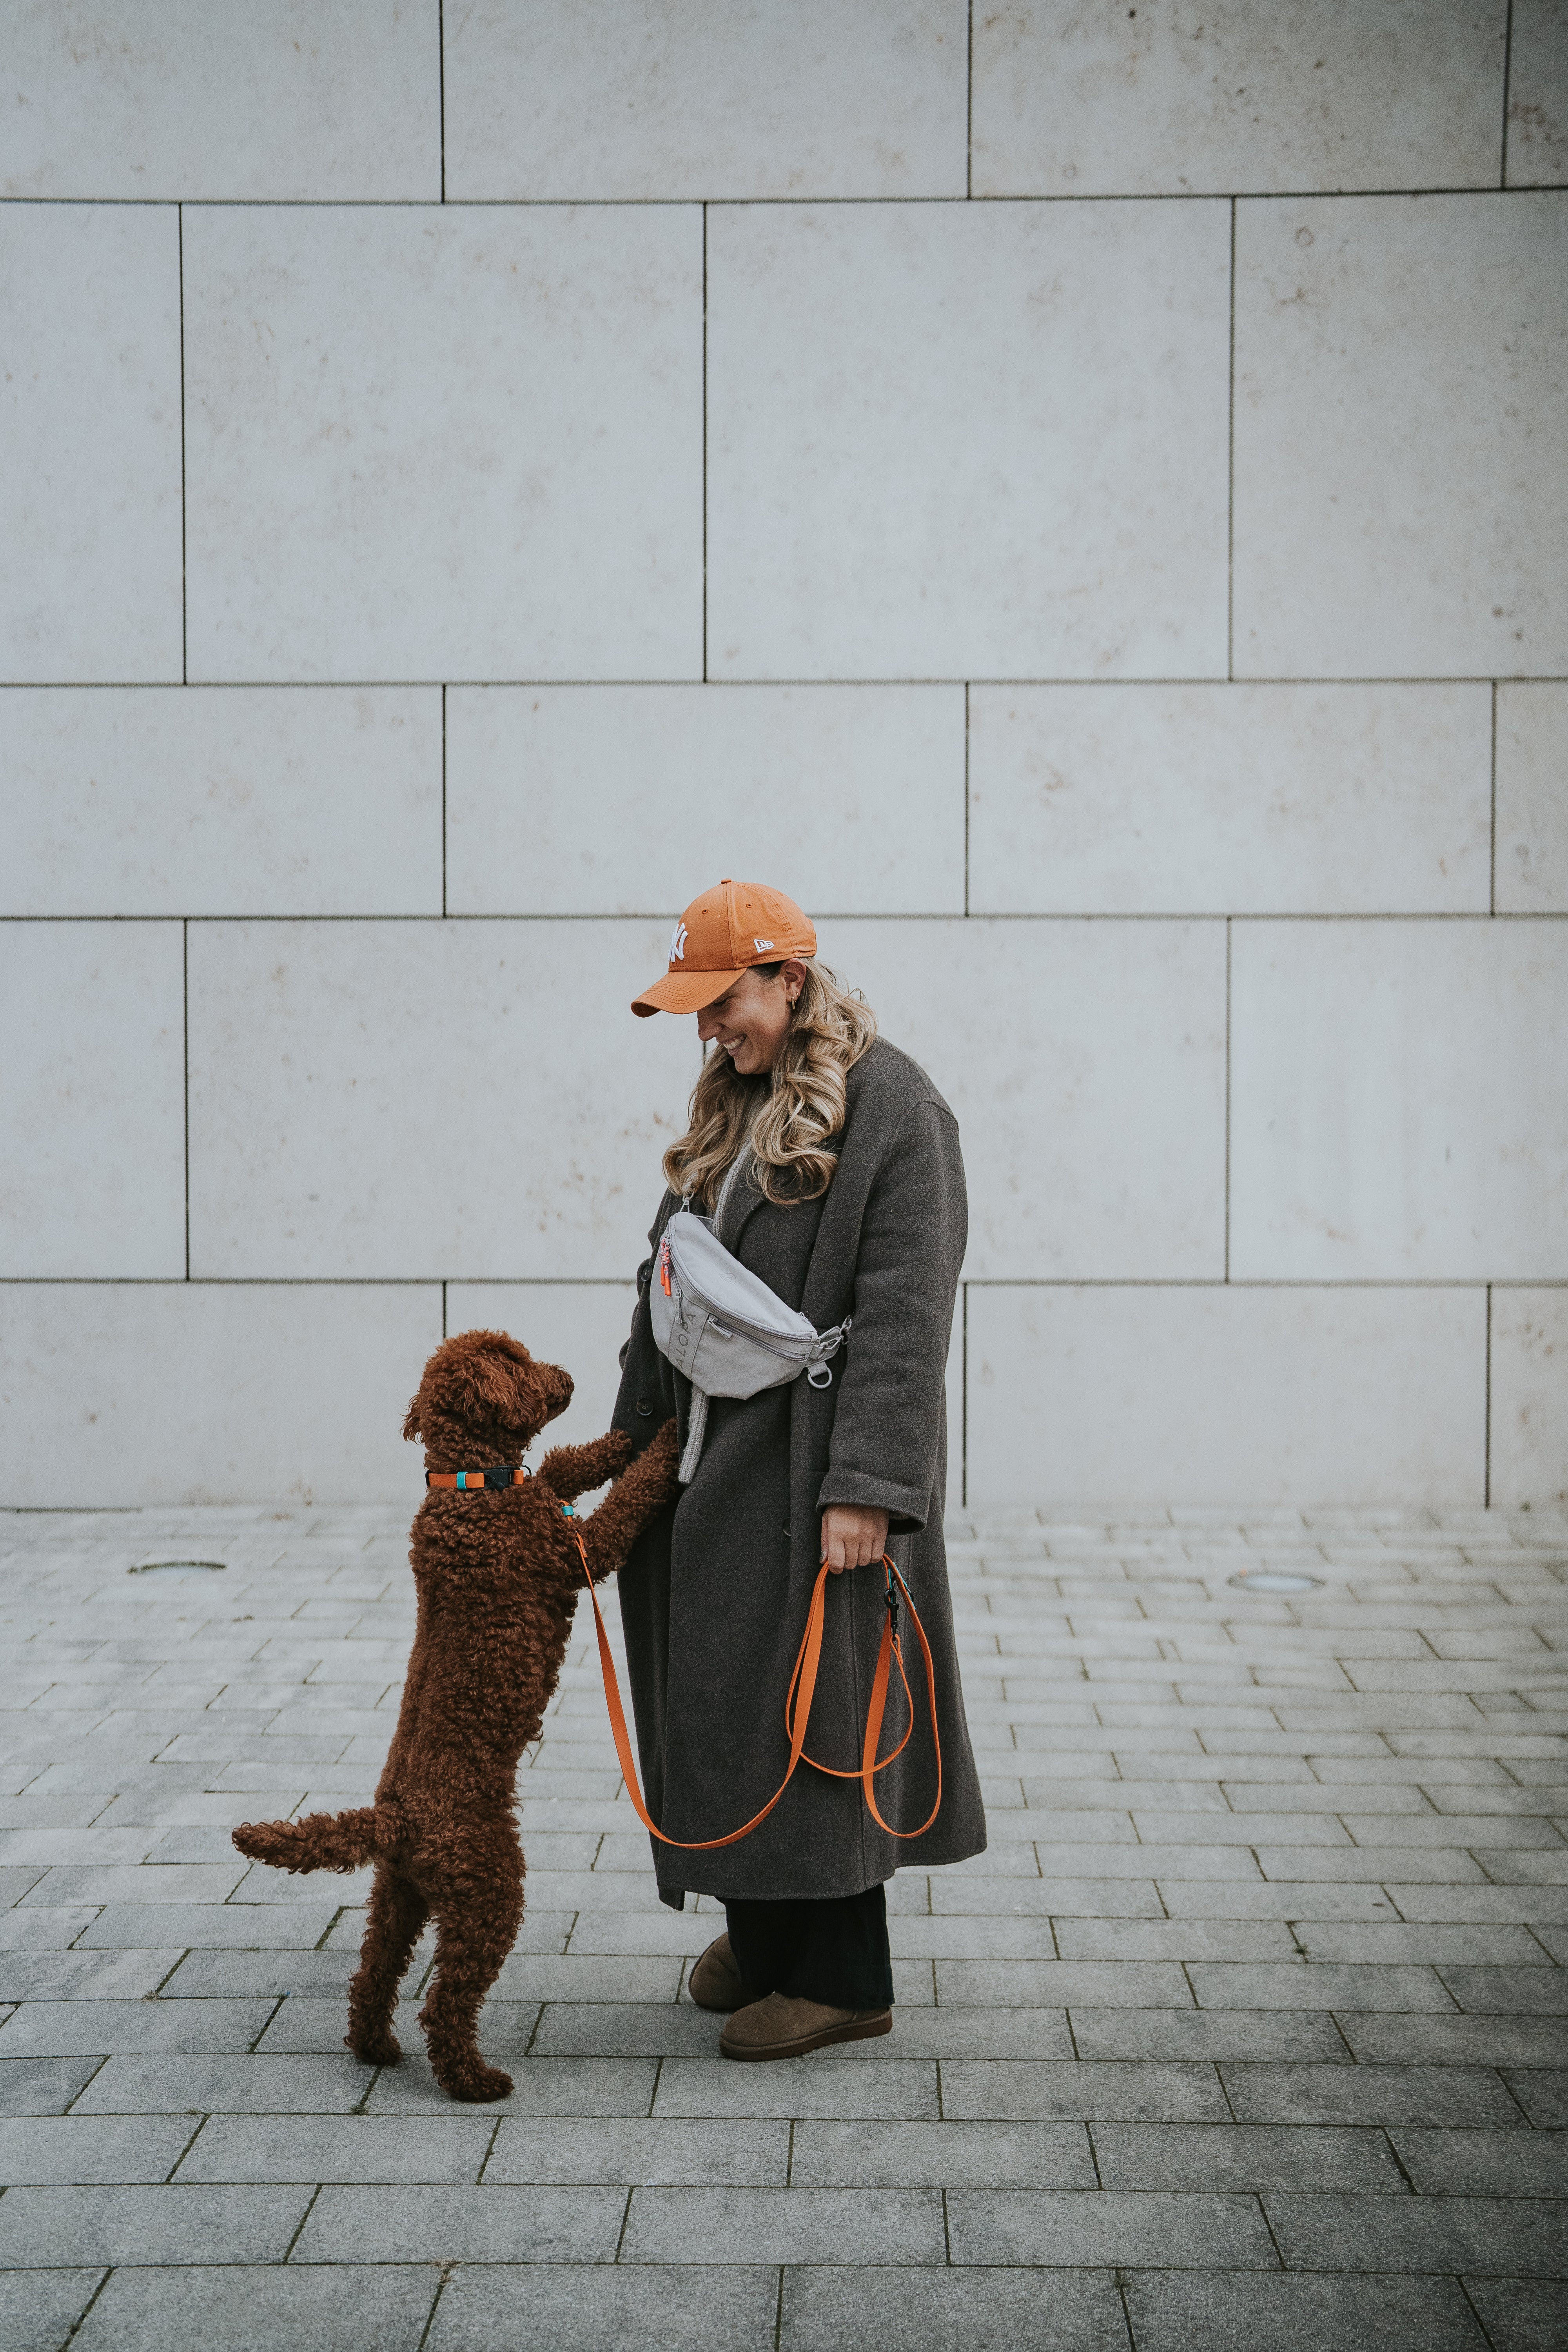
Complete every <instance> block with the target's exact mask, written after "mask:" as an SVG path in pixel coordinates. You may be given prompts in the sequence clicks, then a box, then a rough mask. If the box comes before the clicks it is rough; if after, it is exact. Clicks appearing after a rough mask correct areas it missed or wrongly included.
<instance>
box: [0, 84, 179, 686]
mask: <svg viewBox="0 0 1568 2352" xmlns="http://www.w3.org/2000/svg"><path fill="white" fill-rule="evenodd" d="M11 111H12V113H13V114H14V112H15V110H14V109H13V110H11ZM0 311H3V312H4V316H5V349H6V357H5V367H4V371H3V380H0V447H3V448H4V450H5V466H4V468H3V469H0V548H4V550H5V557H4V561H3V562H0V678H6V679H10V678H23V679H37V680H39V681H40V682H45V683H48V682H52V681H54V680H57V679H73V678H126V679H132V680H135V681H137V682H139V683H140V682H142V681H144V680H147V679H151V678H174V679H177V678H178V677H180V676H181V675H182V662H183V658H184V656H183V650H182V637H181V626H182V624H181V589H180V566H181V545H180V492H181V475H180V230H179V220H178V216H177V215H176V214H175V213H174V210H173V208H172V207H169V206H162V207H160V206H155V205H6V206H5V208H4V210H3V211H0Z"/></svg>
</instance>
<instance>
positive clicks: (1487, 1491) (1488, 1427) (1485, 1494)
mask: <svg viewBox="0 0 1568 2352" xmlns="http://www.w3.org/2000/svg"><path fill="white" fill-rule="evenodd" d="M1483 1410H1484V1412H1485V1414H1486V1422H1485V1426H1484V1430H1483V1454H1482V1459H1483V1465H1484V1467H1483V1472H1482V1480H1481V1507H1482V1508H1483V1510H1488V1511H1489V1510H1490V1509H1491V1507H1492V1286H1491V1284H1490V1283H1488V1285H1487V1377H1486V1402H1485V1406H1484V1408H1483Z"/></svg>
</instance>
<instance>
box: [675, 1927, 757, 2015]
mask: <svg viewBox="0 0 1568 2352" xmlns="http://www.w3.org/2000/svg"><path fill="white" fill-rule="evenodd" d="M687 1990H688V1991H689V1993H690V1995H691V1998H692V2000H694V2001H695V2002H696V2003H697V2006H698V2008H699V2009H744V2008H745V2006H746V2004H747V2002H748V2001H753V2000H756V1998H757V1996H756V1994H755V1993H754V1992H753V1991H752V1988H751V1986H750V1985H749V1984H747V1983H746V1981H745V1979H743V1978H742V1974H741V1971H740V1969H738V1968H737V1967H736V1966H735V1955H734V1953H733V1952H732V1951H731V1948H730V1938H729V1937H728V1936H715V1937H714V1938H713V1941H712V1942H711V1943H710V1945H709V1947H708V1949H707V1950H706V1951H705V1952H704V1953H703V1955H702V1958H700V1960H698V1961H696V1962H695V1963H694V1964H693V1967H692V1970H691V1975H690V1978H689V1980H688V1983H687Z"/></svg>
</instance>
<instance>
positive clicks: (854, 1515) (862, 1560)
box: [822, 1503, 888, 1576]
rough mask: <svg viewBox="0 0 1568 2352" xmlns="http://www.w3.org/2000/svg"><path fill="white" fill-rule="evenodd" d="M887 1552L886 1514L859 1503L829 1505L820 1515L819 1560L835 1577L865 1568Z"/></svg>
mask: <svg viewBox="0 0 1568 2352" xmlns="http://www.w3.org/2000/svg"><path fill="white" fill-rule="evenodd" d="M887 1549H888V1514H887V1513H886V1511H872V1510H868V1509H867V1508H866V1507H864V1506H863V1505H862V1504H859V1503H829V1505H828V1506H827V1508H826V1510H825V1511H824V1513H823V1514H822V1557H823V1559H825V1560H826V1562H827V1565H828V1567H829V1568H830V1569H831V1570H833V1573H834V1575H835V1576H837V1575H839V1574H841V1572H842V1571H843V1570H845V1569H847V1568H868V1567H869V1565H870V1563H871V1562H872V1560H874V1559H881V1557H882V1554H883V1553H884V1552H885V1551H886V1550H887Z"/></svg>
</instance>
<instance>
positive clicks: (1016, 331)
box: [708, 202, 1230, 678]
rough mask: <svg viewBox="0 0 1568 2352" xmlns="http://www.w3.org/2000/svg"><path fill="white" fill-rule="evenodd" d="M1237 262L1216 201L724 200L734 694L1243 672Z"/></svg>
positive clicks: (720, 461) (712, 481)
mask: <svg viewBox="0 0 1568 2352" xmlns="http://www.w3.org/2000/svg"><path fill="white" fill-rule="evenodd" d="M1229 247H1230V216H1229V208H1228V206H1226V205H1222V204H1217V203H1201V202H1199V203H1193V204H1186V205H1184V204H1126V205H918V206H910V205H845V206H841V207H832V208H830V207H823V206H813V205H778V206H774V205H747V206H734V207H730V206H720V207H717V208H714V209H712V210H710V214H709V222H708V317H709V325H708V362H709V370H708V454H709V507H708V567H709V569H708V580H709V606H708V622H709V626H708V646H709V674H710V676H711V677H723V678H744V677H752V678H822V677H841V678H893V677H931V678H944V677H1224V676H1225V675H1226V410H1227V383H1228V373H1229V299H1228V294H1229ZM1173 449H1179V450H1180V452H1181V462H1180V464H1173V463H1171V461H1170V455H1169V453H1170V452H1171V451H1172V450H1173Z"/></svg>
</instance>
